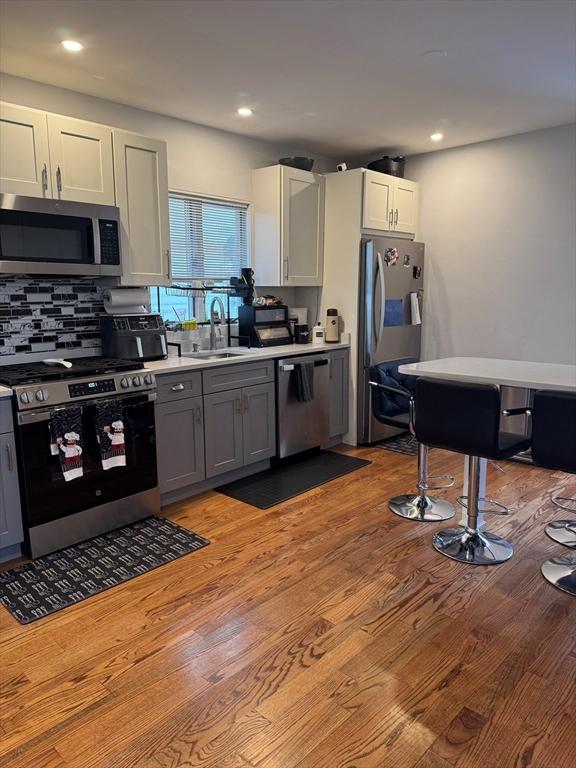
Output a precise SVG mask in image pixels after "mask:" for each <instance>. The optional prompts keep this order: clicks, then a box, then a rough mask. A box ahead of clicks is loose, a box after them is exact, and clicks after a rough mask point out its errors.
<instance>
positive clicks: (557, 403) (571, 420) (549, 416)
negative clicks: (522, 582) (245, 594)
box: [532, 391, 576, 596]
mask: <svg viewBox="0 0 576 768" xmlns="http://www.w3.org/2000/svg"><path fill="white" fill-rule="evenodd" d="M532 460H533V461H534V464H537V465H538V466H539V467H545V468H546V469H556V470H560V471H562V472H570V473H571V474H576V393H574V392H547V391H542V392H536V394H535V395H534V403H533V406H532ZM552 502H553V503H554V504H555V505H556V506H557V507H560V509H564V510H567V511H568V512H574V513H575V514H576V499H573V498H569V497H565V496H553V497H552ZM544 530H545V531H546V533H547V534H548V536H549V537H550V538H551V539H554V541H557V542H558V543H559V544H563V545H564V546H565V547H570V548H571V549H576V519H575V518H573V519H571V520H557V521H554V522H552V523H548V525H547V526H546V528H545V529H544ZM541 570H542V575H543V576H544V578H545V579H546V580H547V581H549V582H550V583H551V584H554V586H555V587H558V588H559V589H562V590H564V592H568V593H569V594H571V595H574V596H576V555H564V556H561V557H553V558H551V559H550V560H546V562H544V563H543V564H542V568H541Z"/></svg>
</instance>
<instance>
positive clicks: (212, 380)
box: [202, 360, 274, 395]
mask: <svg viewBox="0 0 576 768" xmlns="http://www.w3.org/2000/svg"><path fill="white" fill-rule="evenodd" d="M268 381H274V360H262V362H258V363H246V364H237V365H228V366H226V367H225V368H210V369H209V370H207V371H202V382H203V385H204V394H205V395H209V394H212V393H214V392H225V391H226V390H227V389H239V388H240V387H250V386H252V384H265V383H266V382H268Z"/></svg>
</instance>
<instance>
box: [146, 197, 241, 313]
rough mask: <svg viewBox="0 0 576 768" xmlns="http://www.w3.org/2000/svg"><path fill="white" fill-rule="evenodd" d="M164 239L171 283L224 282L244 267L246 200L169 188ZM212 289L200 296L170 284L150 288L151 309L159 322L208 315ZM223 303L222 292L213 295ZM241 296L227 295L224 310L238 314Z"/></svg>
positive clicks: (211, 283)
mask: <svg viewBox="0 0 576 768" xmlns="http://www.w3.org/2000/svg"><path fill="white" fill-rule="evenodd" d="M169 216H170V244H171V274H172V283H173V286H176V285H181V286H190V287H194V286H197V287H198V286H200V285H201V284H202V283H208V284H210V285H213V286H214V288H217V287H218V286H222V285H229V280H230V277H231V276H233V275H235V276H239V275H240V270H241V269H242V268H243V267H247V266H248V261H249V258H248V204H247V203H239V202H235V201H226V200H215V199H212V198H205V197H198V196H193V195H184V194H179V193H172V192H171V193H170V195H169ZM215 295H218V294H216V293H212V292H208V293H206V295H205V296H204V297H200V298H198V297H196V298H195V297H193V295H186V293H185V292H184V291H180V290H177V289H176V288H175V287H173V288H152V289H151V291H150V296H151V308H152V311H153V312H158V313H159V314H161V315H162V317H163V318H164V320H165V321H170V322H174V323H177V322H182V321H184V320H189V319H191V318H192V317H195V318H196V319H197V320H199V321H202V320H205V319H207V318H208V313H209V308H210V303H211V301H212V299H213V297H214V296H215ZM219 295H220V296H221V298H222V299H223V301H224V305H225V306H226V297H225V296H223V295H222V294H219ZM241 303H242V300H241V299H237V298H231V299H230V315H231V317H233V318H234V317H237V316H238V306H239V305H240V304H241Z"/></svg>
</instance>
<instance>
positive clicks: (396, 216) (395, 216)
mask: <svg viewBox="0 0 576 768" xmlns="http://www.w3.org/2000/svg"><path fill="white" fill-rule="evenodd" d="M394 226H395V227H396V226H398V208H396V210H395V211H394Z"/></svg>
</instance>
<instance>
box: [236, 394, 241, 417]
mask: <svg viewBox="0 0 576 768" xmlns="http://www.w3.org/2000/svg"><path fill="white" fill-rule="evenodd" d="M236 413H242V401H241V400H240V398H239V397H237V398H236Z"/></svg>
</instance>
